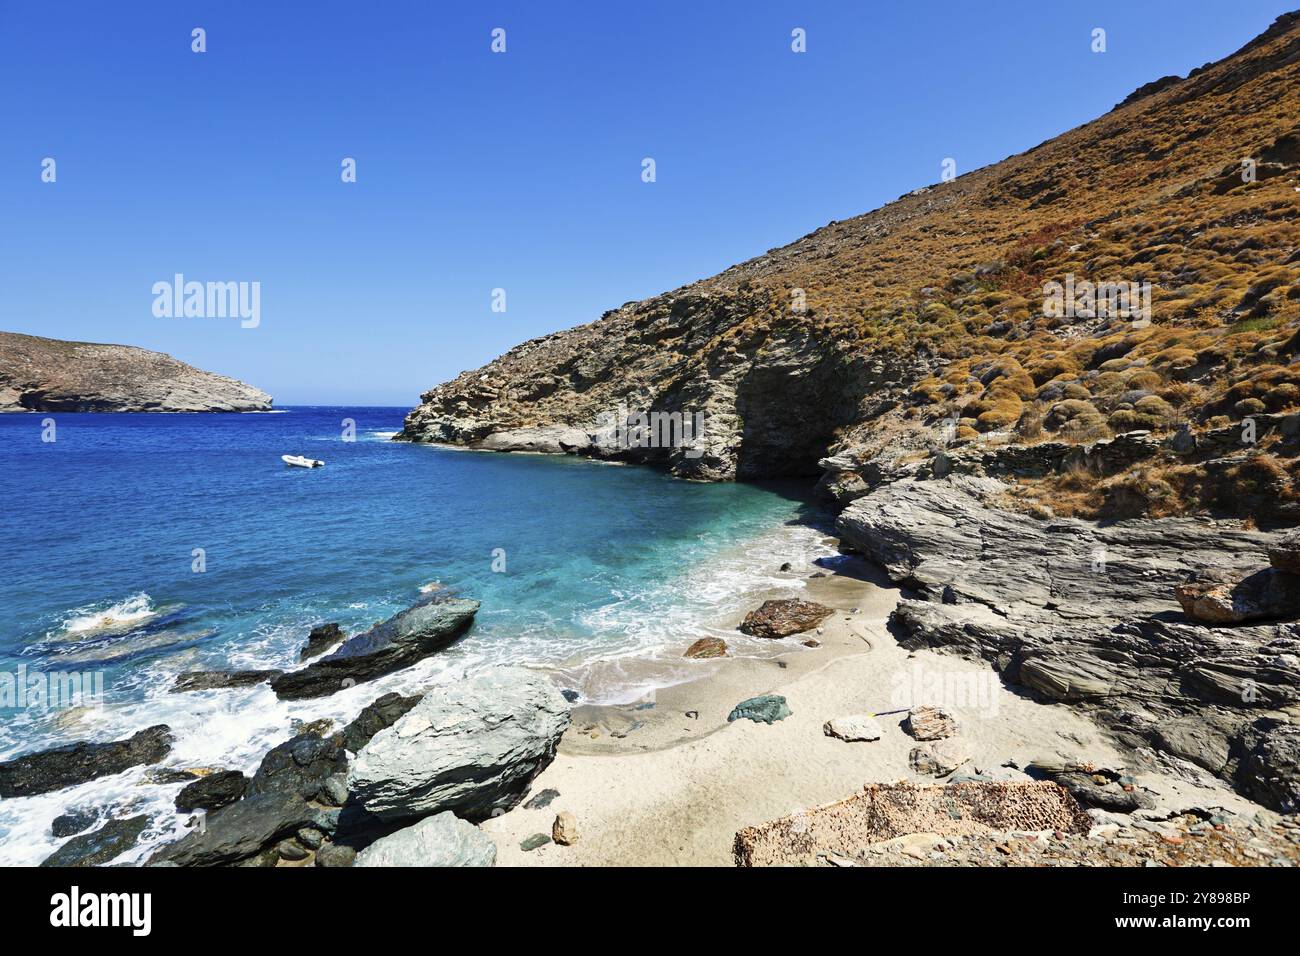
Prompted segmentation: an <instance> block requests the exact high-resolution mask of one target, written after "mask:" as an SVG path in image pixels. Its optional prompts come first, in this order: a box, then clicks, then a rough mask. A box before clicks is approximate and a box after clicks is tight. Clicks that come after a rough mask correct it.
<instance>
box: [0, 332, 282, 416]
mask: <svg viewBox="0 0 1300 956" xmlns="http://www.w3.org/2000/svg"><path fill="white" fill-rule="evenodd" d="M270 407H271V396H270V395H268V394H266V393H265V392H263V391H261V390H259V389H256V388H253V387H252V386H251V385H245V384H244V383H243V382H240V381H238V380H236V379H233V378H227V377H226V376H224V375H214V374H213V373H211V372H204V371H202V370H200V369H197V368H194V367H193V366H191V365H186V364H185V363H184V362H180V361H177V360H176V359H174V358H172V357H171V356H170V355H164V354H163V353H161V352H150V351H147V350H145V349H138V348H132V347H131V346H128V345H98V344H95V343H91V342H63V341H59V340H58V339H46V338H40V337H39V336H34V335H19V334H17V333H14V332H0V412H253V411H266V410H268V409H270Z"/></svg>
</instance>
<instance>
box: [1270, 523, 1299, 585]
mask: <svg viewBox="0 0 1300 956" xmlns="http://www.w3.org/2000/svg"><path fill="white" fill-rule="evenodd" d="M1268 563H1269V564H1271V565H1272V566H1273V567H1275V568H1277V569H1278V570H1279V571H1285V572H1287V573H1288V574H1300V528H1293V529H1292V530H1290V531H1287V532H1286V533H1284V534H1282V535H1280V536H1279V537H1278V538H1277V540H1276V541H1274V542H1273V543H1272V544H1271V545H1270V546H1269V549H1268Z"/></svg>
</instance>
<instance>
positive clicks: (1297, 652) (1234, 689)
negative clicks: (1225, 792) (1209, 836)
mask: <svg viewBox="0 0 1300 956" xmlns="http://www.w3.org/2000/svg"><path fill="white" fill-rule="evenodd" d="M1005 491H1006V486H1005V485H1003V484H1002V483H1001V482H998V481H996V480H994V479H989V478H975V477H969V476H956V477H952V478H948V479H944V480H931V481H918V480H913V479H904V480H901V481H897V482H894V483H892V484H887V485H882V486H881V487H879V488H877V489H876V490H875V491H873V492H872V493H871V494H869V495H866V496H864V497H862V498H859V499H857V500H855V501H854V502H853V503H851V504H850V505H849V506H848V507H847V508H846V509H845V510H844V512H843V513H842V514H841V515H840V518H839V520H838V524H837V527H838V529H839V531H840V533H841V534H842V535H844V537H845V538H846V539H847V540H848V541H849V542H850V543H851V544H852V545H854V546H855V547H857V548H860V549H861V550H862V551H863V553H864V554H866V555H867V556H869V557H870V558H872V559H873V560H875V561H877V562H879V563H880V564H882V565H883V566H884V567H885V568H886V569H887V571H888V572H889V574H890V576H891V577H892V578H893V579H894V580H896V581H898V582H899V583H901V584H905V585H906V586H907V587H909V588H911V589H913V590H914V591H915V592H916V598H915V599H904V600H902V601H900V602H899V605H898V608H897V610H896V611H895V612H894V614H893V616H892V618H891V625H892V627H893V628H894V630H895V632H896V634H897V635H898V636H899V638H900V640H901V641H902V642H903V644H904V646H908V647H922V646H926V647H935V648H947V649H951V650H956V651H959V652H961V653H964V654H966V655H968V656H971V657H976V658H982V659H984V660H987V661H989V662H990V664H992V665H993V666H994V667H995V668H997V670H999V671H1000V672H1001V673H1002V675H1003V677H1004V678H1005V679H1006V680H1007V681H1009V682H1011V683H1014V684H1020V685H1023V686H1025V687H1028V688H1030V689H1031V690H1032V691H1034V692H1035V693H1036V694H1037V695H1039V696H1040V697H1042V698H1045V699H1048V700H1056V701H1068V702H1071V703H1075V704H1078V705H1079V706H1081V707H1082V708H1084V709H1085V710H1087V711H1088V712H1090V713H1091V714H1092V715H1093V716H1094V717H1096V719H1098V720H1099V721H1100V722H1101V723H1103V724H1104V725H1105V726H1107V727H1109V728H1110V729H1111V730H1112V731H1113V732H1114V733H1115V734H1116V735H1117V736H1118V737H1119V738H1120V739H1121V740H1123V741H1125V742H1127V743H1129V744H1130V745H1132V746H1140V747H1152V748H1155V749H1157V750H1160V751H1163V752H1165V753H1167V754H1170V755H1172V756H1174V757H1178V758H1182V759H1185V760H1189V761H1191V762H1194V763H1197V764H1198V765H1200V766H1205V767H1207V769H1211V770H1212V771H1213V772H1214V773H1216V774H1218V775H1219V776H1221V777H1223V778H1224V779H1226V780H1229V781H1231V782H1233V783H1234V784H1236V785H1237V787H1238V788H1239V789H1241V790H1242V791H1243V792H1245V793H1248V794H1252V795H1254V796H1255V797H1256V799H1261V800H1264V801H1265V802H1267V803H1268V804H1269V805H1270V806H1271V807H1273V808H1274V809H1280V810H1284V811H1286V810H1289V809H1294V807H1295V806H1296V804H1295V803H1294V800H1295V793H1296V787H1297V770H1296V764H1295V763H1294V761H1292V762H1290V763H1289V764H1288V763H1287V762H1286V760H1287V758H1286V755H1287V754H1290V753H1291V752H1292V751H1291V746H1290V745H1289V744H1288V743H1287V742H1288V741H1289V740H1290V737H1291V735H1292V734H1293V731H1294V727H1293V725H1292V723H1291V722H1290V720H1291V718H1290V717H1289V716H1287V713H1286V709H1287V708H1292V707H1293V706H1294V705H1295V704H1296V703H1297V701H1300V635H1298V634H1297V625H1296V624H1295V623H1293V622H1284V623H1272V624H1243V625H1237V626H1227V627H1211V626H1207V625H1205V624H1202V623H1198V622H1195V621H1191V620H1188V618H1187V617H1186V616H1185V615H1184V614H1183V613H1182V610H1181V609H1180V607H1179V605H1178V603H1177V602H1176V601H1175V600H1174V593H1175V589H1176V587H1177V586H1178V585H1180V584H1182V583H1183V582H1184V581H1186V580H1187V579H1188V578H1189V577H1191V576H1193V575H1195V574H1198V573H1204V572H1206V571H1209V570H1214V571H1216V572H1217V573H1222V574H1228V575H1234V576H1237V577H1238V578H1245V577H1247V576H1248V575H1249V574H1250V573H1251V572H1252V571H1253V570H1256V569H1258V568H1259V566H1260V565H1261V563H1262V562H1263V561H1264V560H1266V557H1265V556H1266V555H1267V554H1268V551H1269V548H1270V546H1271V545H1273V543H1274V542H1275V541H1276V540H1277V537H1278V536H1277V535H1273V534H1269V533H1265V532H1260V531H1253V530H1248V529H1245V528H1242V527H1241V526H1240V525H1239V524H1237V523H1233V522H1214V521H1211V520H1208V519H1199V518H1169V519H1135V520H1129V521H1121V522H1115V523H1113V524H1110V525H1105V526H1099V525H1095V524H1092V523H1089V522H1085V521H1079V520H1074V519H1051V520H1046V521H1042V520H1036V519H1034V518H1030V517H1028V516H1026V515H1021V514H1016V513H1011V512H1008V511H1005V510H1002V509H1001V508H999V507H997V504H996V502H997V500H998V496H999V495H1001V494H1004V493H1005ZM1221 758H1222V759H1221ZM1261 780H1267V781H1269V783H1268V784H1266V785H1264V784H1261V783H1260V781H1261Z"/></svg>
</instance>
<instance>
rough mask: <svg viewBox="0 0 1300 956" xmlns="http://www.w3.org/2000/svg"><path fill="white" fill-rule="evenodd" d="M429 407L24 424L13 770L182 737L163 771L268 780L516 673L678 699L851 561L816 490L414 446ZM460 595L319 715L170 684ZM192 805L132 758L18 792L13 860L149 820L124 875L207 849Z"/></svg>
mask: <svg viewBox="0 0 1300 956" xmlns="http://www.w3.org/2000/svg"><path fill="white" fill-rule="evenodd" d="M406 411H407V409H405V408H376V407H357V408H351V407H288V408H283V409H277V410H276V411H273V412H266V413H253V414H207V415H204V414H135V415H131V414H70V413H69V414H64V413H49V414H43V413H32V414H19V415H0V501H3V503H4V504H3V509H2V510H0V760H6V759H10V758H12V757H14V756H17V755H20V754H24V753H27V752H30V751H35V750H41V749H45V748H49V747H54V746H59V745H62V744H67V743H72V742H75V741H82V740H88V741H107V740H116V739H122V738H125V737H128V736H130V735H131V734H133V733H135V732H136V731H138V730H141V729H143V728H145V727H148V726H151V725H154V724H160V723H161V724H167V725H168V726H170V727H171V729H172V732H173V734H174V735H175V738H176V743H175V745H174V747H173V749H172V752H171V753H170V754H169V756H168V757H167V758H166V759H165V760H164V761H163V763H162V764H161V765H160V766H163V767H176V768H192V767H212V768H223V769H237V770H243V771H244V772H246V773H251V772H252V771H253V770H254V769H255V768H256V767H257V764H258V762H259V760H260V759H261V756H262V755H263V754H264V753H265V752H266V751H267V750H268V749H270V748H271V747H273V746H275V745H276V744H278V743H280V742H282V741H283V740H285V739H287V738H288V737H289V736H291V735H292V734H293V733H294V731H295V729H296V728H297V727H299V726H300V725H301V724H302V723H303V722H308V721H313V720H317V719H320V718H324V717H329V718H332V719H334V720H337V721H340V722H342V721H347V720H350V719H351V718H352V717H354V716H355V715H356V713H357V712H358V711H360V710H361V708H362V707H364V706H365V705H366V704H368V703H370V702H371V701H373V700H374V699H376V698H377V697H379V696H381V695H382V694H384V693H387V692H389V691H399V692H403V693H411V692H415V691H418V690H421V689H424V688H427V687H429V686H432V685H435V684H438V683H442V682H446V681H451V680H456V679H458V678H460V677H462V676H464V675H466V674H469V673H473V672H475V671H476V670H478V669H481V668H485V667H491V666H495V665H499V664H504V663H509V664H517V665H522V666H526V667H533V668H538V669H541V670H544V671H546V672H548V673H549V674H550V675H551V676H552V678H553V680H554V681H555V682H556V684H557V686H559V687H561V688H563V689H567V690H572V691H575V692H576V693H577V694H578V695H579V701H580V702H582V703H594V704H602V703H604V704H622V703H633V702H639V701H643V700H645V701H650V702H653V695H654V691H655V689H656V688H658V687H663V686H667V685H670V684H674V683H679V682H682V681H685V680H689V679H691V678H692V677H693V676H698V675H699V674H701V673H702V668H707V667H716V666H719V664H718V663H717V662H698V661H687V660H685V659H684V658H683V657H682V652H683V650H684V649H685V648H686V647H687V646H689V645H690V643H691V642H693V641H694V640H696V639H697V638H699V637H704V636H708V635H717V636H721V637H724V638H725V639H726V640H727V641H728V643H729V644H731V645H732V647H733V649H734V653H736V654H741V655H755V656H760V655H769V654H772V653H774V652H775V649H774V648H773V647H772V644H771V642H764V641H761V640H757V639H748V638H745V637H744V636H743V635H740V634H738V633H737V632H736V631H735V630H734V626H735V623H736V621H737V619H738V617H739V615H740V614H741V613H743V612H744V611H745V610H747V609H749V608H750V607H752V606H753V605H754V603H755V601H756V600H757V598H758V597H759V596H762V595H767V594H770V593H773V592H780V593H782V594H784V595H786V596H798V594H799V592H800V590H801V589H802V588H803V586H804V585H803V582H804V580H805V579H806V577H807V576H808V574H809V573H810V572H811V571H812V570H814V568H813V567H812V565H813V564H814V563H817V562H833V561H834V560H836V557H835V551H834V548H833V543H832V541H831V539H830V538H829V536H828V534H829V523H828V521H829V519H828V515H827V514H826V513H825V512H824V511H823V510H822V509H821V508H820V507H819V506H818V505H817V504H816V503H815V502H814V501H812V500H811V498H810V495H809V492H810V486H809V484H808V483H806V482H805V483H801V484H786V485H782V484H773V485H756V484H703V483H695V482H687V481H680V480H676V479H673V478H670V477H668V476H667V475H665V474H662V473H660V472H657V471H654V470H651V469H647V468H641V467H626V466H620V465H614V464H608V463H601V462H594V461H588V460H582V459H577V458H568V457H560V456H546V455H513V454H512V455H504V454H494V453H486V452H473V451H466V450H460V449H452V448H445V447H438V446H431V445H418V444H411V443H406V442H397V441H393V437H394V435H395V434H396V433H397V432H398V430H399V429H400V428H401V424H402V418H403V416H404V414H405V413H406ZM284 454H293V455H303V456H306V457H308V458H314V459H319V460H321V461H324V462H325V464H324V466H323V467H320V468H313V469H303V468H292V467H287V466H286V465H285V464H284V463H283V462H282V461H281V458H280V456H281V455H284ZM786 562H790V563H791V564H792V565H793V570H792V571H787V572H783V571H781V570H780V568H781V566H782V564H784V563H786ZM436 591H445V592H447V593H452V594H456V595H458V596H462V597H470V598H474V599H476V600H478V601H481V602H482V607H481V609H480V611H479V613H478V616H477V618H476V620H475V623H474V625H473V627H472V629H471V630H470V632H469V633H468V634H467V635H466V636H465V637H464V638H463V639H462V640H460V641H459V642H458V643H456V644H455V645H453V646H452V647H450V648H447V649H445V650H443V651H441V652H439V653H437V654H435V655H433V656H432V657H430V658H427V659H426V660H424V661H423V662H421V663H419V664H417V665H415V666H413V667H411V668H408V669H407V670H404V671H401V672H399V673H397V674H393V675H390V676H388V677H385V678H382V679H380V680H377V681H372V682H368V683H364V684H359V685H357V686H355V687H352V688H349V689H347V690H344V691H342V692H340V693H338V694H335V695H332V696H330V697H327V698H322V699H317V700H308V701H295V702H286V701H280V700H277V699H276V698H275V696H274V694H273V693H272V692H271V691H270V689H269V688H268V687H267V686H266V685H261V686H256V687H250V688H240V689H224V690H212V691H203V692H190V693H171V692H170V688H171V687H172V685H173V682H174V681H175V678H176V675H177V674H179V673H182V672H184V671H190V670H232V669H240V670H243V669H263V668H267V669H269V668H278V669H288V668H293V667H296V666H301V665H300V664H299V663H298V654H299V651H300V649H301V647H302V646H303V644H304V642H305V640H306V638H307V634H308V632H309V631H310V630H311V628H312V627H313V626H314V625H316V624H320V623H324V622H330V621H336V622H338V623H339V624H340V625H341V626H342V627H343V629H344V631H345V632H347V633H356V632H358V631H361V630H364V629H365V628H367V627H369V626H371V625H372V624H374V623H375V622H377V621H379V620H382V619H384V618H387V617H389V616H391V615H392V614H394V613H396V612H398V611H400V610H402V609H403V608H405V607H408V606H410V605H411V604H412V603H414V602H416V601H417V600H420V599H421V598H422V597H423V596H424V595H426V594H429V593H433V592H436ZM783 643H784V642H783ZM789 649H790V648H788V647H784V646H783V647H782V648H781V650H782V651H788V650H789ZM179 788H180V785H179V784H157V783H152V782H150V780H149V777H148V776H147V775H146V769H145V768H135V769H133V770H129V771H126V772H124V773H121V774H118V775H115V776H112V777H107V778H102V779H100V780H96V781H92V782H90V783H87V784H83V785H80V786H77V787H72V788H68V789H65V790H62V791H58V792H56V793H51V794H46V795H41V796H35V797H25V798H14V799H6V800H0V864H6V865H21V864H34V863H39V862H40V861H41V860H43V859H44V858H45V857H46V856H48V855H49V854H50V853H51V852H53V850H54V849H56V848H57V847H58V845H59V844H60V843H61V842H62V841H61V840H58V839H55V838H54V837H53V835H52V834H51V831H50V824H51V821H52V820H53V819H54V818H55V817H56V816H58V815H60V814H62V813H66V812H69V811H78V810H87V811H93V812H95V813H96V814H99V815H100V816H105V815H108V814H112V815H114V816H126V815H136V814H140V813H144V814H148V815H149V816H150V818H151V821H152V822H151V823H150V826H149V828H148V829H147V830H146V831H145V834H144V835H143V837H142V840H141V843H140V844H139V845H138V846H137V847H136V848H135V849H134V850H132V851H130V852H129V853H128V854H127V855H125V856H123V857H120V858H119V859H118V860H117V861H116V862H118V863H138V862H141V861H143V860H144V859H146V858H147V857H148V856H149V855H150V853H152V851H153V849H155V848H156V847H157V846H158V845H160V844H162V843H165V842H168V841H169V840H172V839H175V838H176V836H177V835H178V834H179V833H180V832H182V831H181V830H180V828H181V827H182V826H183V825H184V823H185V820H184V819H182V818H181V817H179V816H178V815H177V814H176V812H175V808H174V806H173V801H174V798H175V794H176V792H177V791H178V790H179Z"/></svg>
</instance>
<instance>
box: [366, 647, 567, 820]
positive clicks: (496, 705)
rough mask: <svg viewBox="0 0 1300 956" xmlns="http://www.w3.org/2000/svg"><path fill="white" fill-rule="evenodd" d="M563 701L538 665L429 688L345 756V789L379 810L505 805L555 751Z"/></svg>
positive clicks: (424, 811) (385, 813)
mask: <svg viewBox="0 0 1300 956" xmlns="http://www.w3.org/2000/svg"><path fill="white" fill-rule="evenodd" d="M568 726H569V707H568V704H567V702H566V701H565V699H564V697H563V696H561V694H560V692H559V691H558V690H556V688H555V686H554V685H553V684H552V683H551V682H550V680H548V679H547V678H546V677H545V675H542V674H539V673H536V672H534V671H528V670H524V669H522V668H516V667H498V668H494V669H492V670H488V671H485V672H483V673H481V674H478V675H477V676H474V677H471V678H467V679H465V680H461V681H457V682H455V683H452V684H444V685H441V686H438V687H434V688H432V689H430V690H429V691H428V692H427V693H426V694H425V695H424V698H423V699H422V700H421V701H420V702H419V703H418V704H416V705H415V706H414V707H413V708H412V709H411V710H410V711H408V712H407V713H406V714H405V715H404V716H403V717H401V718H400V719H399V720H398V721H397V722H396V723H395V724H393V726H392V727H389V728H387V729H386V730H381V731H379V732H378V733H377V734H375V735H374V737H373V738H372V739H371V741H370V742H369V743H368V744H366V746H365V747H363V748H362V749H361V752H360V753H358V754H357V757H356V760H355V761H353V763H352V766H351V769H350V772H349V777H348V792H349V793H350V794H351V795H352V796H353V798H355V799H356V800H357V801H358V802H359V803H360V804H361V805H362V806H364V807H365V809H366V810H367V811H369V812H370V813H373V814H375V815H376V816H378V817H380V818H382V819H386V820H401V819H408V818H411V817H422V816H427V815H428V814H431V813H438V812H441V811H444V810H452V811H455V812H456V813H457V814H458V815H459V816H462V817H465V818H467V819H470V820H481V819H484V818H486V817H488V816H491V815H492V813H493V811H496V810H508V809H510V808H511V807H513V806H514V805H515V804H516V803H518V802H519V800H520V799H522V797H523V796H524V794H525V793H526V791H527V789H528V784H529V782H530V781H531V780H532V779H533V777H535V776H536V775H537V774H538V773H540V772H541V770H542V769H543V768H544V767H546V766H547V765H548V764H549V763H550V762H551V760H552V759H553V758H554V757H555V748H556V746H557V745H558V744H559V740H560V736H561V734H563V733H564V731H565V729H566V728H567V727H568Z"/></svg>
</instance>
